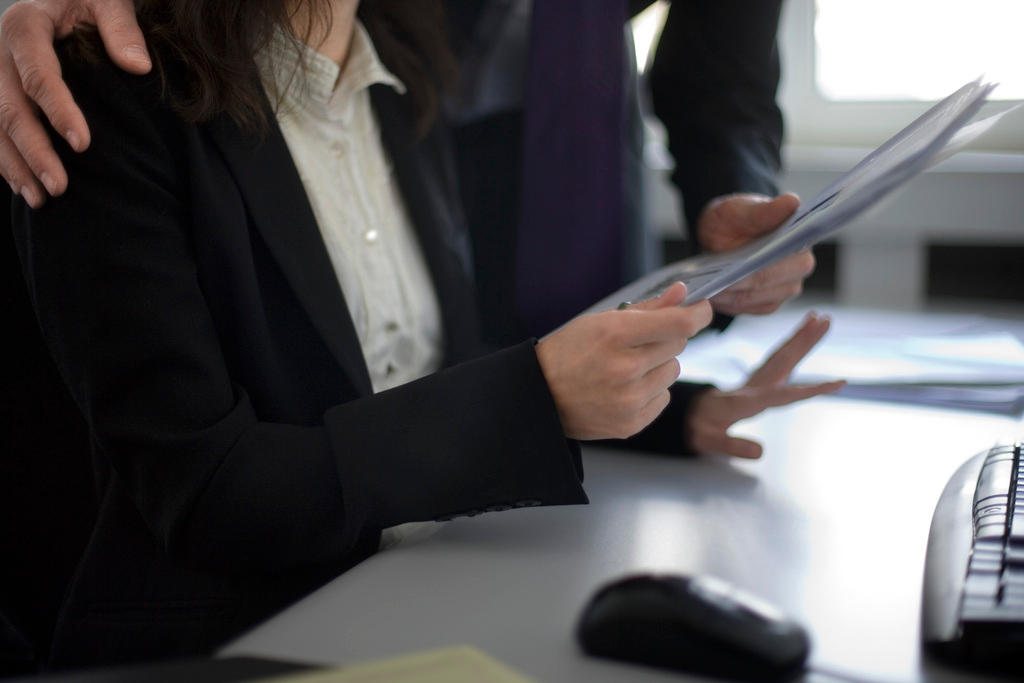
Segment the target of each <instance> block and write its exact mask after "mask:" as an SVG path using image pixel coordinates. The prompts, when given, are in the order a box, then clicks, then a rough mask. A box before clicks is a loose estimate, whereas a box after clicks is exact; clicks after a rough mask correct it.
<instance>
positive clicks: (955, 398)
mask: <svg viewBox="0 0 1024 683" xmlns="http://www.w3.org/2000/svg"><path fill="white" fill-rule="evenodd" d="M826 312H828V311H826ZM831 315H832V329H831V330H830V331H829V334H828V335H827V336H826V337H825V339H824V340H823V341H822V342H821V343H820V344H819V345H818V347H817V348H815V349H814V351H812V352H811V354H810V355H809V356H808V357H807V358H806V359H805V360H804V362H803V363H802V364H801V365H800V366H799V367H798V368H797V369H796V371H795V372H794V375H793V378H792V381H794V382H818V381H823V380H827V379H846V380H847V382H848V383H847V385H846V386H845V387H844V388H843V389H841V390H840V391H839V394H838V395H840V396H847V397H849V398H863V399H870V400H880V401H893V402H900V403H914V404H918V405H929V406H937V407H947V408H959V409H965V410H980V411H985V412H993V413H999V414H1004V415H1020V414H1022V413H1024V344H1022V343H1021V341H1020V339H1019V338H1018V336H1016V335H1014V334H1012V333H1011V332H1009V331H1008V330H1007V329H1006V328H1005V327H1001V325H1002V323H999V322H998V321H994V320H991V319H988V318H985V317H983V316H964V315H944V316H927V317H924V318H921V317H915V316H914V315H913V314H908V313H897V312H879V311H861V310H856V309H849V310H836V311H834V312H832V313H831ZM802 316H803V312H802V311H783V312H780V313H776V314H774V315H772V316H767V317H763V318H758V317H754V316H744V317H741V318H739V319H737V320H736V321H734V323H733V324H732V325H730V326H729V328H727V330H726V331H725V332H723V333H719V334H715V333H710V334H706V335H702V336H701V337H698V338H697V339H695V340H693V341H692V342H691V343H690V345H689V346H688V347H687V349H686V350H685V351H684V352H683V354H682V355H681V356H680V357H679V360H680V366H681V367H682V369H683V371H682V375H681V378H682V379H687V380H691V381H706V382H712V383H714V384H717V385H718V386H722V387H732V386H738V385H740V384H742V383H743V382H744V381H745V379H746V377H747V375H748V374H749V373H750V372H751V371H752V370H754V369H755V368H756V367H757V366H758V365H760V363H761V361H762V360H763V359H764V358H765V357H766V356H767V355H768V352H769V351H770V350H771V349H772V348H774V347H775V346H776V345H777V344H779V343H780V342H781V341H782V340H783V339H784V338H785V337H786V336H787V335H788V334H789V332H790V331H792V330H794V329H796V327H797V326H798V325H799V322H800V319H801V318H802ZM893 330H900V332H899V333H894V332H893Z"/></svg>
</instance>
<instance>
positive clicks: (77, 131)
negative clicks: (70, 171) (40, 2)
mask: <svg viewBox="0 0 1024 683" xmlns="http://www.w3.org/2000/svg"><path fill="white" fill-rule="evenodd" d="M0 34H2V36H3V48H2V49H0V129H2V130H3V132H4V134H6V135H7V136H8V137H10V138H11V141H12V142H13V147H9V148H7V149H6V150H5V153H6V154H7V155H8V156H9V157H10V158H8V159H7V160H5V163H4V164H3V168H4V174H5V177H6V178H7V180H8V181H9V182H11V183H12V184H13V185H17V186H18V187H19V188H22V189H23V190H24V192H23V194H25V195H26V199H29V200H30V203H32V204H33V205H37V204H39V203H41V201H42V197H43V196H44V195H43V188H44V187H45V192H48V193H50V194H60V193H61V192H63V191H64V188H65V187H66V185H67V174H66V173H65V171H64V167H63V165H62V164H61V162H60V159H59V157H58V156H57V154H56V152H55V151H54V149H53V145H52V144H51V142H50V137H49V136H48V135H47V133H46V131H45V130H44V128H43V126H42V124H41V123H40V121H39V120H38V116H37V113H36V110H35V108H34V106H33V104H32V100H35V101H36V102H37V103H38V104H39V105H40V107H41V108H42V109H43V112H44V114H45V115H46V116H48V117H49V118H50V119H51V123H52V124H53V126H54V127H55V129H56V130H58V131H60V132H61V134H63V135H64V137H65V138H67V139H68V140H69V144H72V147H74V148H76V149H82V148H83V147H82V145H83V140H84V141H85V142H88V129H87V128H86V127H85V121H84V119H83V118H82V116H81V112H79V111H78V108H77V106H75V104H74V100H73V98H72V97H71V93H70V92H69V91H68V89H67V87H66V86H65V85H64V83H63V81H62V80H61V78H60V64H59V62H58V61H57V56H56V54H55V53H54V51H53V36H54V25H53V21H52V20H51V19H50V17H49V15H47V14H46V13H45V12H44V11H42V10H40V9H38V8H36V7H35V6H34V5H29V4H25V3H18V4H16V5H14V6H12V7H11V8H10V9H9V10H8V11H7V12H5V13H4V15H3V17H2V19H0ZM83 130H84V131H85V132H84V133H83V132H82V131H83ZM26 166H27V167H28V168H29V169H30V170H31V174H32V175H33V176H34V177H33V178H31V179H30V178H26V177H23V176H20V175H18V177H12V175H8V174H20V173H22V172H23V169H24V167H26ZM37 181H38V182H37ZM32 195H38V198H37V200H35V201H33V200H31V199H30V197H31V196H32Z"/></svg>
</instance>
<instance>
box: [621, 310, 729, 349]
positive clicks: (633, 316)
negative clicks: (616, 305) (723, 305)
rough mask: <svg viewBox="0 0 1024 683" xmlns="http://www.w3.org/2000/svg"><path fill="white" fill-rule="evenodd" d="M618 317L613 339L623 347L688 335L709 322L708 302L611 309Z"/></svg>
mask: <svg viewBox="0 0 1024 683" xmlns="http://www.w3.org/2000/svg"><path fill="white" fill-rule="evenodd" d="M615 313H618V314H620V316H621V317H619V318H617V322H619V323H620V325H619V328H618V330H617V332H618V334H617V336H616V338H615V341H616V342H617V343H619V344H621V345H622V346H624V347H637V346H647V345H649V344H655V343H660V342H666V341H671V340H674V339H689V338H690V337H692V336H694V335H695V334H697V333H698V332H700V331H701V330H702V329H704V328H705V327H707V326H708V325H709V324H711V318H712V316H713V315H714V313H713V311H712V310H711V304H710V303H709V302H708V301H706V300H704V301H698V302H697V303H695V304H690V305H689V306H678V305H676V306H670V307H665V308H658V309H655V310H646V311H645V310H629V311H624V312H621V313H620V312H618V311H615Z"/></svg>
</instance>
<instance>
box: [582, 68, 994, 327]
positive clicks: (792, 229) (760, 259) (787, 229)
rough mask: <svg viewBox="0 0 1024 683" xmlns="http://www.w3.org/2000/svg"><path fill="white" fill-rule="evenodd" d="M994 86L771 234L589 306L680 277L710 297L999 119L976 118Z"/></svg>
mask: <svg viewBox="0 0 1024 683" xmlns="http://www.w3.org/2000/svg"><path fill="white" fill-rule="evenodd" d="M993 88H995V84H992V83H982V82H981V80H980V79H978V80H975V81H972V82H971V83H968V84H967V85H965V86H963V87H962V88H960V89H959V90H957V91H956V92H954V93H953V94H951V95H950V96H948V97H947V98H946V99H944V100H942V101H941V102H939V103H938V104H936V105H935V106H934V107H932V108H931V109H929V110H928V111H927V112H925V113H924V114H922V115H921V116H920V117H918V118H917V119H916V120H915V121H914V122H913V123H911V124H910V125H909V126H907V127H906V128H904V129H903V130H902V131H900V132H899V133H897V134H896V135H894V136H893V137H892V138H891V139H889V140H888V141H887V142H885V143H884V144H883V145H882V146H881V147H879V148H878V149H876V150H874V151H873V152H871V153H870V154H868V155H867V156H866V157H865V158H864V159H863V160H862V161H861V162H860V163H858V164H857V165H856V166H854V167H853V168H852V169H851V170H850V171H849V172H847V173H846V174H845V175H844V176H843V177H842V178H840V179H839V180H837V181H836V182H835V183H833V184H832V185H830V186H828V187H826V188H825V189H824V190H822V191H821V192H820V193H818V195H817V196H816V197H814V198H813V199H811V200H810V201H808V202H804V203H803V204H801V206H800V208H798V209H797V211H796V212H795V213H794V214H793V216H792V217H791V218H790V219H789V220H787V221H786V222H785V223H783V224H782V225H781V226H780V227H779V228H778V229H776V230H775V231H773V232H771V233H769V234H768V235H765V236H764V237H761V238H760V239H757V240H754V241H753V242H750V243H749V244H747V245H745V246H743V247H740V248H739V249H734V250H731V251H726V252H718V253H714V254H701V255H698V256H694V257H692V258H688V259H684V260H682V261H677V262H675V263H672V264H669V265H667V266H664V267H662V268H659V269H658V270H655V271H653V272H651V273H649V274H648V275H645V276H644V277H642V278H639V279H637V280H635V281H633V282H631V283H630V284H628V285H626V286H625V287H623V288H621V289H619V290H618V291H616V292H614V293H612V294H611V295H609V296H607V297H605V298H604V299H602V300H601V301H599V302H597V303H596V304H594V305H593V306H591V307H590V308H589V309H587V311H586V312H588V313H593V312H597V311H603V310H608V309H612V308H615V307H617V306H618V305H619V304H621V303H622V302H625V301H642V300H644V299H649V298H651V297H653V296H657V295H658V294H660V293H661V292H662V291H663V290H664V289H665V288H666V287H668V286H669V285H671V284H673V283H674V282H678V281H681V282H683V283H684V284H685V285H686V288H687V296H686V302H685V303H687V304H690V303H693V302H695V301H700V300H701V299H707V298H709V297H711V296H714V295H715V294H717V293H718V292H720V291H722V290H723V289H725V288H726V287H728V286H729V285H731V284H733V283H735V282H737V281H739V280H741V279H743V278H744V277H746V276H748V275H750V274H752V273H754V272H756V271H758V270H760V269H761V268H764V267H765V266H767V265H770V264H772V263H774V262H775V261H778V260H779V259H782V258H784V257H786V256H789V255H790V254H794V253H796V252H798V251H800V250H801V249H804V248H806V247H809V246H811V245H813V244H815V243H816V242H819V241H821V240H822V239H823V238H825V237H827V236H828V235H831V234H832V233H834V232H836V231H837V230H839V229H840V228H841V227H843V226H844V225H846V224H848V223H849V222H850V221H852V220H853V219H854V218H856V217H857V216H858V215H860V214H861V213H863V212H864V211H865V210H867V209H868V208H870V207H871V206H873V205H874V204H876V203H877V202H878V201H879V200H880V199H882V198H883V197H885V196H886V195H888V194H889V193H891V192H892V191H893V190H895V189H896V188H898V187H899V186H901V185H903V184H904V183H905V182H907V181H908V180H910V179H911V178H913V177H914V176H915V175H917V174H918V173H920V172H921V171H923V170H925V169H927V168H929V167H930V166H933V165H934V164H937V163H938V162H940V161H943V160H945V159H947V158H949V157H950V156H952V155H953V154H955V153H956V152H958V151H960V150H961V149H962V148H963V147H964V146H965V145H967V144H968V143H969V142H971V141H972V140H974V139H975V138H977V137H978V136H979V135H981V134H982V133H984V132H985V131H987V130H989V129H990V128H991V127H992V126H994V125H995V123H996V122H997V121H998V120H999V119H1000V118H1001V117H1002V116H1003V115H1004V114H1005V113H1006V112H1005V111H1004V112H1002V113H1000V114H996V115H993V116H990V117H988V118H985V119H982V120H980V121H977V122H974V123H969V122H970V121H971V119H972V118H973V117H974V116H975V115H976V114H977V113H978V111H979V110H980V109H981V106H982V105H983V104H984V103H985V100H986V98H987V97H988V95H989V93H991V92H992V90H993Z"/></svg>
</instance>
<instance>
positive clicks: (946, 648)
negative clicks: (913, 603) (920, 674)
mask: <svg viewBox="0 0 1024 683" xmlns="http://www.w3.org/2000/svg"><path fill="white" fill-rule="evenodd" d="M1022 451H1024V444H1022V443H1015V444H1003V445H999V446H994V447H992V448H990V449H989V450H987V451H983V452H981V453H979V454H977V455H976V456H974V457H973V458H971V459H970V460H968V461H967V462H965V463H964V464H963V465H962V466H961V467H960V469H958V470H957V471H956V473H955V474H954V475H953V476H952V477H951V478H950V480H949V483H948V484H946V488H945V490H943V492H942V496H941V497H940V498H939V502H938V505H936V507H935V513H934V515H933V516H932V527H931V532H930V533H929V535H928V554H927V557H926V560H925V573H924V594H923V597H922V621H921V628H922V637H923V639H924V644H925V647H926V648H927V649H928V650H929V651H930V652H932V653H934V654H935V655H937V656H939V657H941V658H943V659H946V660H950V661H953V662H955V663H958V664H963V665H968V666H976V667H980V668H994V669H1004V670H1005V669H1010V670H1014V671H1017V672H1024V656H1022V653H1024V461H1022V458H1021V455H1022V454H1024V453H1022Z"/></svg>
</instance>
